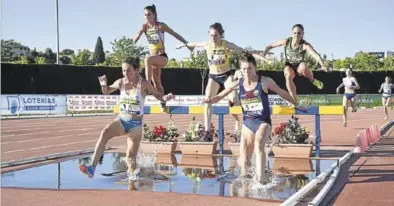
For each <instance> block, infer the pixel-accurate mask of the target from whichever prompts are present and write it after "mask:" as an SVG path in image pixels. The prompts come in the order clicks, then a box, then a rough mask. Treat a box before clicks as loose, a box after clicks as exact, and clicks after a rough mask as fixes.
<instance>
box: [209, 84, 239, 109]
mask: <svg viewBox="0 0 394 206" xmlns="http://www.w3.org/2000/svg"><path fill="white" fill-rule="evenodd" d="M238 86H239V81H235V82H232V84H231V86H230V87H228V88H227V89H224V90H223V91H222V92H220V93H219V94H217V95H215V96H213V97H210V98H208V99H204V101H203V102H204V103H210V104H214V103H217V102H219V101H220V100H222V99H223V98H224V97H225V96H227V95H229V94H230V93H231V92H232V91H233V90H235V89H236V88H237V87H238Z"/></svg>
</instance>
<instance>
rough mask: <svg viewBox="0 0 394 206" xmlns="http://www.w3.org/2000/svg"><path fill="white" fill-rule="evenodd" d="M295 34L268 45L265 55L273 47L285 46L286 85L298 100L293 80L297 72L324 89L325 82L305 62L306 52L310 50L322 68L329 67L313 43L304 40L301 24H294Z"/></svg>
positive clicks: (324, 69) (325, 69)
mask: <svg viewBox="0 0 394 206" xmlns="http://www.w3.org/2000/svg"><path fill="white" fill-rule="evenodd" d="M292 30H293V31H292V32H293V35H292V37H289V38H287V39H281V40H279V41H278V42H275V43H273V44H270V45H268V46H267V47H266V48H265V50H264V52H263V53H262V55H263V56H265V54H267V53H268V52H269V51H270V50H271V49H273V48H276V47H279V46H283V47H284V48H285V58H286V59H285V61H286V62H285V65H286V67H285V71H284V73H285V78H286V87H287V90H288V91H289V93H290V95H291V96H292V97H293V98H294V99H296V100H297V95H296V86H295V84H294V82H293V79H294V77H295V76H296V74H298V75H302V76H305V77H306V78H308V79H309V80H310V81H311V82H312V83H313V84H314V85H315V86H316V87H317V88H319V89H323V83H322V82H321V81H319V80H317V79H315V78H314V77H313V73H312V71H311V70H309V69H308V68H307V66H306V63H305V53H306V52H308V53H309V54H311V56H312V57H313V58H314V59H316V61H317V62H319V64H320V65H321V69H322V70H323V71H325V72H327V67H326V66H325V65H324V62H323V59H322V58H321V57H320V55H319V54H318V53H317V52H316V51H315V49H313V47H312V45H311V44H309V43H308V42H307V41H305V40H304V38H303V37H304V27H303V26H302V25H301V24H296V25H294V26H293V29H292Z"/></svg>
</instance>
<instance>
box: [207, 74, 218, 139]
mask: <svg viewBox="0 0 394 206" xmlns="http://www.w3.org/2000/svg"><path fill="white" fill-rule="evenodd" d="M219 89H220V85H219V84H218V83H217V82H215V81H214V80H213V79H211V78H209V79H208V83H207V87H206V88H205V98H209V97H212V96H214V95H216V94H217V93H218V91H219ZM211 118H212V104H205V107H204V125H205V131H211Z"/></svg>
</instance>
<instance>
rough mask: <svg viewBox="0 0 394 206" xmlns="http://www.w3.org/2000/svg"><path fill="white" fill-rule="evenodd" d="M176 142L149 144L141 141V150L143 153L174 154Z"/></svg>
mask: <svg viewBox="0 0 394 206" xmlns="http://www.w3.org/2000/svg"><path fill="white" fill-rule="evenodd" d="M176 144H177V143H176V142H149V141H141V144H140V149H141V150H142V152H143V153H155V154H173V153H174V152H175V148H176Z"/></svg>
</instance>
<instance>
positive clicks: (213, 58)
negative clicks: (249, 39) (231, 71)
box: [206, 40, 230, 69]
mask: <svg viewBox="0 0 394 206" xmlns="http://www.w3.org/2000/svg"><path fill="white" fill-rule="evenodd" d="M206 50H207V57H208V65H209V68H210V69H221V68H224V69H227V68H230V54H229V52H228V51H227V49H226V41H224V40H222V43H221V44H220V46H219V47H215V43H213V42H210V43H209V44H208V46H207V48H206Z"/></svg>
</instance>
